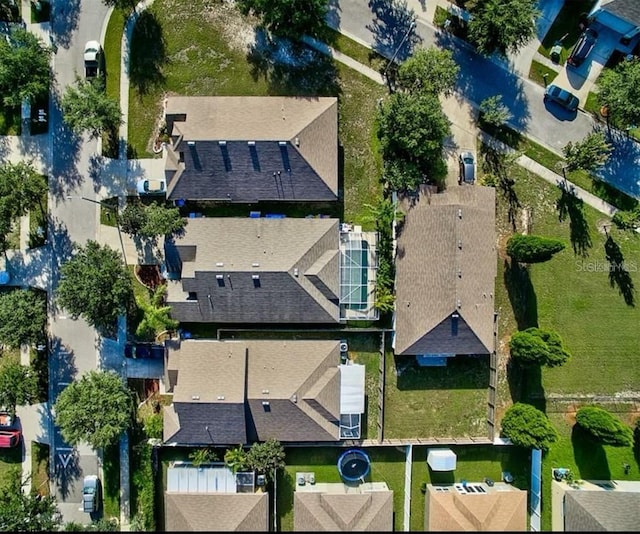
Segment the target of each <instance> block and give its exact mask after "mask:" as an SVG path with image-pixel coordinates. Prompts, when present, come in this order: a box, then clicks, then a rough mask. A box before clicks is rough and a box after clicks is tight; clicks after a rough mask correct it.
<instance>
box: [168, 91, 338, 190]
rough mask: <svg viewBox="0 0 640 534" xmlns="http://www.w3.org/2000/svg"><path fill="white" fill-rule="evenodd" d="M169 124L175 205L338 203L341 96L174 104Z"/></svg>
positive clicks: (217, 99) (213, 99)
mask: <svg viewBox="0 0 640 534" xmlns="http://www.w3.org/2000/svg"><path fill="white" fill-rule="evenodd" d="M165 117H166V122H167V128H168V129H169V132H170V134H171V136H172V139H173V144H172V146H170V147H169V148H168V153H169V154H168V155H169V157H168V158H167V167H166V169H167V178H168V182H167V183H168V187H167V195H168V198H169V199H177V198H185V199H194V200H219V199H224V200H227V199H229V200H231V201H240V202H253V201H257V200H296V201H334V200H336V199H337V192H338V101H337V98H335V97H314V98H312V97H297V96H296V97H282V96H277V97H274V96H268V97H250V96H220V97H212V96H203V97H169V98H167V99H166V102H165ZM250 142H251V143H253V144H252V145H249V143H250ZM188 143H191V144H188ZM178 153H182V154H183V161H180V157H179V156H178ZM274 173H276V174H274Z"/></svg>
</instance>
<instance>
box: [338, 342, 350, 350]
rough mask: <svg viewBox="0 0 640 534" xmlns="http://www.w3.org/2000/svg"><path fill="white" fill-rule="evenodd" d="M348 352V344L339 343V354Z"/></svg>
mask: <svg viewBox="0 0 640 534" xmlns="http://www.w3.org/2000/svg"><path fill="white" fill-rule="evenodd" d="M348 350H349V344H348V343H347V342H346V341H341V342H340V352H347V351H348Z"/></svg>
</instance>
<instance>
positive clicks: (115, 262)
mask: <svg viewBox="0 0 640 534" xmlns="http://www.w3.org/2000/svg"><path fill="white" fill-rule="evenodd" d="M75 250H76V253H75V255H74V256H73V257H72V258H71V259H70V260H68V261H67V262H66V263H65V264H63V265H62V267H61V269H60V271H61V275H62V276H61V279H60V283H59V284H58V287H57V289H56V293H57V297H58V302H59V304H60V306H62V307H63V308H65V309H66V310H68V311H69V312H70V313H71V315H72V316H73V317H74V318H76V317H78V316H82V317H84V319H86V321H87V322H88V323H89V324H91V325H93V326H95V327H96V328H98V329H100V330H104V331H106V332H111V331H112V329H113V328H114V326H115V324H116V322H117V319H118V316H119V315H121V314H123V313H125V312H126V310H127V307H128V306H129V304H130V303H131V302H132V298H133V288H132V284H131V278H130V277H129V273H128V271H127V269H126V267H125V266H124V265H123V263H122V257H121V255H120V253H118V252H116V251H115V250H113V249H111V248H109V247H108V246H106V245H105V246H102V245H100V244H99V243H97V242H95V241H91V240H89V241H87V244H86V245H85V246H84V247H82V246H78V245H75Z"/></svg>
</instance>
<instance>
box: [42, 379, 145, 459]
mask: <svg viewBox="0 0 640 534" xmlns="http://www.w3.org/2000/svg"><path fill="white" fill-rule="evenodd" d="M132 416H133V401H132V397H131V393H130V391H129V389H128V388H127V385H126V384H125V383H124V381H123V380H122V378H120V376H119V375H118V374H116V373H115V372H114V371H89V372H88V373H86V374H84V375H83V376H82V377H81V378H80V379H79V380H76V381H75V382H72V383H71V384H69V385H68V386H67V387H66V388H64V389H63V390H62V392H61V393H60V394H59V395H58V400H57V401H56V403H55V422H56V425H58V426H59V427H60V432H61V433H62V437H63V438H64V439H65V441H66V442H67V443H69V444H70V445H77V444H78V443H81V442H85V443H88V444H89V445H90V446H91V447H93V448H94V449H99V448H102V447H106V446H108V445H111V444H113V443H115V442H116V441H117V440H118V438H119V437H120V434H122V432H124V431H125V430H126V429H127V428H128V427H129V425H130V423H131V421H132Z"/></svg>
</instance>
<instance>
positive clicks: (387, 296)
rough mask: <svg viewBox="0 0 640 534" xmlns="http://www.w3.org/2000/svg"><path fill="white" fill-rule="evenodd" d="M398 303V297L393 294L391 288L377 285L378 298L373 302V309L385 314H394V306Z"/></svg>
mask: <svg viewBox="0 0 640 534" xmlns="http://www.w3.org/2000/svg"><path fill="white" fill-rule="evenodd" d="M395 302H396V296H395V295H394V294H393V292H392V291H391V289H390V288H388V287H386V286H383V285H377V287H376V298H375V301H374V302H373V307H374V308H375V309H376V310H378V311H381V312H383V313H387V312H392V311H393V310H394V304H395Z"/></svg>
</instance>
